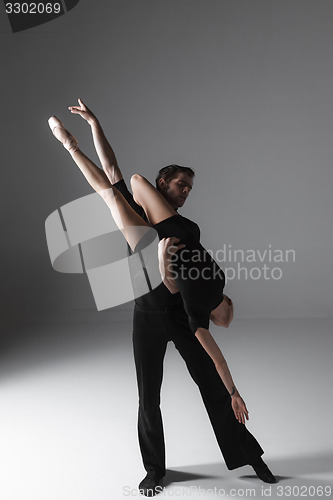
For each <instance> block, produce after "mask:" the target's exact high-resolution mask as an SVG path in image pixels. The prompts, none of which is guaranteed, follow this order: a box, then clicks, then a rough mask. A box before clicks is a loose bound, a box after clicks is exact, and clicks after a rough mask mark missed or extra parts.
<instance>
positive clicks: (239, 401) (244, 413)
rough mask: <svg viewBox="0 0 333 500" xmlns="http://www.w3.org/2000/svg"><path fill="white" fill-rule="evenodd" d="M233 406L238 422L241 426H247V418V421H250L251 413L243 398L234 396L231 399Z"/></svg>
mask: <svg viewBox="0 0 333 500" xmlns="http://www.w3.org/2000/svg"><path fill="white" fill-rule="evenodd" d="M231 406H232V409H233V410H234V414H235V417H236V418H237V420H238V422H239V423H241V424H245V417H246V419H247V420H249V412H248V410H247V408H246V404H245V401H244V400H243V398H241V396H239V395H238V396H232V397H231Z"/></svg>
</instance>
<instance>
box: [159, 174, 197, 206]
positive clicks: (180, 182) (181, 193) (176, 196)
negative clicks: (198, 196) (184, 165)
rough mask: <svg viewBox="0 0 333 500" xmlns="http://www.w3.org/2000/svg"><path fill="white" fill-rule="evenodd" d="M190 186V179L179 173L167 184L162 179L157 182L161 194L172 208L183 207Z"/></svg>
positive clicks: (191, 180) (191, 183)
mask: <svg viewBox="0 0 333 500" xmlns="http://www.w3.org/2000/svg"><path fill="white" fill-rule="evenodd" d="M192 185H193V179H192V177H190V176H189V175H187V174H185V172H179V173H178V174H177V175H176V176H175V177H174V178H173V179H171V181H169V183H168V184H167V183H166V182H165V180H164V179H160V181H159V188H160V191H161V193H162V194H163V196H164V198H165V199H166V200H167V201H168V202H169V203H170V205H171V206H172V207H173V208H180V207H182V206H183V205H184V203H185V201H186V198H187V197H188V195H189V194H190V191H191V189H192Z"/></svg>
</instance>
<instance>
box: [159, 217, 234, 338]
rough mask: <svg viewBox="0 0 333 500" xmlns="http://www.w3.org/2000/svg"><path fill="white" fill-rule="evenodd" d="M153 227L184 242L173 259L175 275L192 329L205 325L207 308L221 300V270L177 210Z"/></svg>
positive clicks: (210, 309)
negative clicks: (183, 245) (176, 212)
mask: <svg viewBox="0 0 333 500" xmlns="http://www.w3.org/2000/svg"><path fill="white" fill-rule="evenodd" d="M153 227H154V229H156V231H157V233H158V235H159V238H160V239H162V238H169V237H172V236H175V237H177V238H180V243H184V244H185V248H182V249H180V250H178V251H177V252H176V253H175V255H174V257H173V259H172V267H173V272H174V277H175V280H176V283H177V286H178V288H179V291H180V293H181V296H182V299H183V302H184V308H185V310H186V312H187V314H188V318H189V325H190V328H191V330H192V331H193V333H195V331H196V330H197V328H199V327H202V328H206V329H208V327H209V316H210V312H211V311H212V310H213V309H215V308H216V307H217V306H218V305H219V304H220V303H221V302H222V301H223V288H224V285H225V276H224V272H223V271H222V269H221V268H220V267H219V266H218V264H217V263H216V262H215V261H214V259H213V258H212V257H211V255H210V254H209V253H208V252H207V250H206V249H205V248H204V247H203V246H202V245H201V243H200V241H199V239H198V238H196V237H195V234H194V233H193V232H192V231H190V229H189V228H188V226H187V225H186V224H185V223H184V221H183V220H182V217H181V216H180V215H179V214H176V215H173V216H171V217H169V218H168V219H165V220H163V221H161V222H159V223H158V224H155V225H154V226H153Z"/></svg>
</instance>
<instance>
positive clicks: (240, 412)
mask: <svg viewBox="0 0 333 500" xmlns="http://www.w3.org/2000/svg"><path fill="white" fill-rule="evenodd" d="M195 336H196V337H197V339H198V340H199V342H200V344H201V345H202V347H203V348H204V349H205V351H206V352H207V353H208V354H209V356H210V357H211V358H212V360H213V361H214V364H215V367H216V370H217V372H218V374H219V375H220V377H221V379H222V382H223V383H224V385H225V387H226V389H227V390H228V392H229V394H230V396H231V406H232V409H233V410H234V413H235V417H236V418H237V420H238V421H239V422H240V423H243V424H245V417H246V419H247V420H248V419H249V415H248V413H249V412H248V410H247V408H246V404H245V402H244V400H243V398H242V397H241V396H240V394H239V392H238V390H237V388H236V386H235V383H234V381H233V379H232V376H231V373H230V370H229V367H228V364H227V362H226V360H225V358H224V356H223V354H222V352H221V349H220V348H219V346H218V345H217V343H216V342H215V340H214V338H213V337H212V335H211V333H210V332H209V330H206V329H205V328H198V329H197V331H196V332H195ZM244 415H245V416H244Z"/></svg>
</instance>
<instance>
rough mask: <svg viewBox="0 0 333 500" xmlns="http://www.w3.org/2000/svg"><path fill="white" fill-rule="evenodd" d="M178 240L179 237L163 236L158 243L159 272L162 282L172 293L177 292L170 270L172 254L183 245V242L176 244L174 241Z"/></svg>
mask: <svg viewBox="0 0 333 500" xmlns="http://www.w3.org/2000/svg"><path fill="white" fill-rule="evenodd" d="M179 241H180V240H179V238H175V237H171V238H163V239H162V240H161V241H160V242H159V244H158V262H159V268H160V273H161V276H162V280H163V283H164V284H165V286H166V287H167V289H168V290H169V292H171V293H172V294H173V293H177V292H179V290H178V287H177V284H176V280H175V276H174V273H173V270H172V256H173V255H174V253H175V252H177V250H179V249H180V248H184V247H185V245H184V244H183V243H181V244H180V245H178V246H177V245H176V243H178V242H179Z"/></svg>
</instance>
